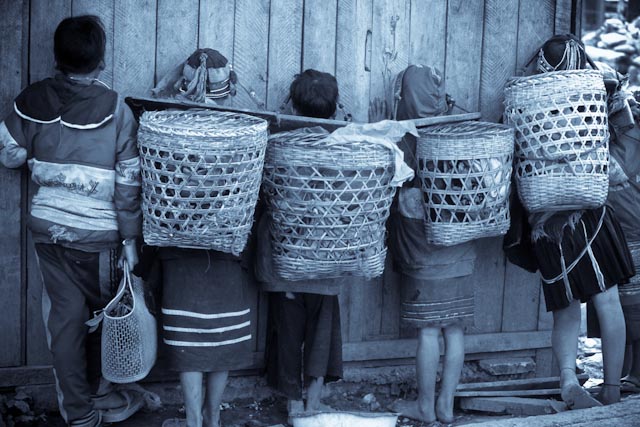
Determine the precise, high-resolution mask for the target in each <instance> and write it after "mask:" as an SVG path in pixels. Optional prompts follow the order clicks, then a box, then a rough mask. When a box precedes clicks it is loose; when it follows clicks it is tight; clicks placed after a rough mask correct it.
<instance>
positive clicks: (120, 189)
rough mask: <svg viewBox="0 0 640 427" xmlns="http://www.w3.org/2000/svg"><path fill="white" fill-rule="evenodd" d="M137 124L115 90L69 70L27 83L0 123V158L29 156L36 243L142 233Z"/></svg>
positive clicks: (93, 243) (78, 244) (88, 245)
mask: <svg viewBox="0 0 640 427" xmlns="http://www.w3.org/2000/svg"><path fill="white" fill-rule="evenodd" d="M136 131H137V124H136V122H135V120H134V118H133V114H132V112H131V110H130V109H129V108H128V107H127V106H126V105H125V104H124V103H123V102H122V101H121V100H120V98H119V97H118V94H117V93H116V92H114V91H112V90H110V89H108V88H107V87H105V86H104V85H102V84H101V83H99V82H98V81H96V80H92V81H82V80H78V81H76V80H71V79H70V78H68V77H66V76H64V75H58V76H56V77H54V78H48V79H45V80H42V81H40V82H38V83H35V84H33V85H31V86H29V87H27V88H26V89H25V90H24V91H23V92H22V93H21V94H20V95H18V97H17V98H16V100H15V103H14V108H13V111H12V112H11V113H10V114H9V116H8V117H7V118H6V119H5V121H4V122H2V123H0V163H2V164H3V165H4V166H6V167H11V168H17V167H20V166H22V165H23V164H24V162H25V161H26V162H27V163H28V165H29V169H30V170H31V179H32V181H33V182H34V183H35V184H36V191H35V195H34V196H33V199H32V200H31V210H30V215H29V222H28V225H29V228H30V229H31V231H32V234H33V239H34V242H36V243H54V244H60V245H62V246H65V247H69V248H73V249H80V250H84V251H88V252H99V251H102V250H105V249H109V248H113V247H115V246H117V245H118V244H119V242H120V240H121V239H130V238H136V237H138V236H139V235H140V234H141V211H140V159H139V157H138V149H137V145H136Z"/></svg>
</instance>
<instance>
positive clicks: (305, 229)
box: [264, 131, 395, 280]
mask: <svg viewBox="0 0 640 427" xmlns="http://www.w3.org/2000/svg"><path fill="white" fill-rule="evenodd" d="M326 136H327V135H326V134H319V133H301V132H295V131H294V132H282V133H278V134H275V135H273V136H272V137H271V139H270V140H269V148H268V150H267V154H266V160H265V177H264V192H265V196H266V197H265V198H266V201H267V204H268V207H269V214H270V216H271V228H270V232H271V237H272V247H273V260H274V268H275V270H276V273H277V274H278V275H279V276H281V277H283V278H285V279H288V280H302V279H318V278H331V277H339V276H345V275H355V276H364V277H369V278H371V277H376V276H379V275H381V274H382V272H383V270H384V261H385V257H386V253H387V250H386V246H385V230H386V229H385V222H386V220H387V218H388V216H389V207H390V206H391V202H392V200H393V196H394V194H395V187H392V186H391V185H390V182H391V179H392V178H393V174H394V163H393V160H394V157H393V154H392V153H391V151H390V150H389V149H388V148H385V147H382V146H380V145H376V144H372V143H367V142H357V143H356V142H350V143H342V144H335V145H329V144H327V143H326V141H323V140H324V139H325V138H326Z"/></svg>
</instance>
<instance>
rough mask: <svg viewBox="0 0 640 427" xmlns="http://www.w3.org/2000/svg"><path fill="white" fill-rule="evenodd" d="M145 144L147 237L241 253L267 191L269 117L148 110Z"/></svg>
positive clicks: (170, 243)
mask: <svg viewBox="0 0 640 427" xmlns="http://www.w3.org/2000/svg"><path fill="white" fill-rule="evenodd" d="M138 143H139V146H140V157H141V162H142V206H143V216H144V222H143V234H144V240H145V242H146V243H147V244H149V245H154V246H177V247H182V248H196V249H215V250H218V251H222V252H227V253H231V254H234V255H238V254H240V253H241V252H242V250H243V249H244V247H245V245H246V243H247V239H248V237H249V233H250V231H251V226H252V224H253V213H254V210H255V205H256V202H257V200H258V195H259V191H260V182H261V180H262V168H263V164H264V154H265V149H266V146H267V122H266V121H265V120H262V119H259V118H255V117H251V116H248V115H244V114H237V113H228V112H219V111H211V110H187V111H174V110H167V111H153V112H145V113H144V114H143V115H142V118H141V120H140V128H139V130H138Z"/></svg>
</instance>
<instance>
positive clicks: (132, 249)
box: [118, 239, 138, 271]
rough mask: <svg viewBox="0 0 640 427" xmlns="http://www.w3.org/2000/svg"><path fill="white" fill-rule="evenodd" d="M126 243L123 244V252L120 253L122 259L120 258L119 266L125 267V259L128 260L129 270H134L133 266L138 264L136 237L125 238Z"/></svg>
mask: <svg viewBox="0 0 640 427" xmlns="http://www.w3.org/2000/svg"><path fill="white" fill-rule="evenodd" d="M125 242H126V243H124V244H123V245H122V252H121V253H120V259H119V260H118V267H120V268H124V260H125V259H126V260H127V267H128V268H129V271H133V268H134V267H135V266H136V265H137V264H138V249H137V247H136V241H135V239H131V240H125Z"/></svg>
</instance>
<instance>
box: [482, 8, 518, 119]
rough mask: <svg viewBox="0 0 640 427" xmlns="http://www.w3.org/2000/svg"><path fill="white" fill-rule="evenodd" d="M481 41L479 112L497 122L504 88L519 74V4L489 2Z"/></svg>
mask: <svg viewBox="0 0 640 427" xmlns="http://www.w3.org/2000/svg"><path fill="white" fill-rule="evenodd" d="M484 16H485V18H484V34H483V39H482V72H481V77H480V111H481V112H482V118H483V120H488V121H492V122H497V121H498V120H499V119H500V118H501V117H502V113H503V111H504V106H503V101H504V87H505V84H506V82H507V81H508V80H509V78H511V77H512V76H513V75H514V74H515V72H516V55H515V52H516V49H517V48H518V46H517V37H514V33H513V32H511V31H505V28H517V25H518V2H517V1H513V2H504V1H502V0H486V1H485V12H484Z"/></svg>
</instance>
